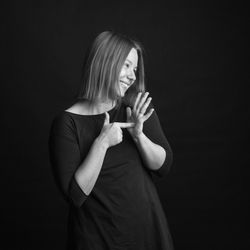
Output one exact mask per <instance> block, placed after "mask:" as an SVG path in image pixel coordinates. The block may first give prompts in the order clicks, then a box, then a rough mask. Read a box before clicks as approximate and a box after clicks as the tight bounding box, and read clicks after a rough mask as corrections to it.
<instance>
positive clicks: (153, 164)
mask: <svg viewBox="0 0 250 250" xmlns="http://www.w3.org/2000/svg"><path fill="white" fill-rule="evenodd" d="M137 63H138V55H137V51H136V50H135V49H131V51H130V53H129V54H128V57H127V58H126V60H125V62H124V65H123V67H122V69H121V72H120V77H119V80H120V82H119V83H120V94H121V96H124V94H125V93H126V91H127V90H128V88H129V87H130V86H131V85H132V84H133V83H134V81H135V80H136V75H135V71H136V68H137ZM124 83H125V85H124ZM148 95H149V93H148V92H146V93H141V92H140V93H138V95H137V98H136V101H135V104H134V106H133V108H132V109H131V108H130V107H127V109H126V112H127V122H126V123H120V122H114V123H110V119H109V114H108V113H107V112H105V111H107V109H106V108H107V107H109V106H110V107H112V106H113V102H112V101H111V100H110V103H105V105H102V104H101V103H99V104H98V105H96V106H94V107H92V111H93V112H100V113H103V112H105V120H104V123H103V127H102V130H101V132H100V135H99V136H98V137H97V138H96V139H95V141H94V143H93V144H92V146H91V148H90V150H89V153H88V154H87V156H86V157H85V159H84V160H83V162H82V163H81V165H80V166H79V167H78V169H77V170H76V172H75V179H76V181H77V183H78V185H79V186H80V188H81V189H82V191H83V192H84V193H85V194H87V195H89V194H90V192H91V190H92V189H93V187H94V185H95V183H96V180H97V178H98V176H99V173H100V170H101V168H102V164H103V161H104V157H105V155H106V152H107V150H108V148H109V147H113V146H115V145H117V144H119V143H121V142H122V135H123V132H122V129H128V131H129V133H130V135H131V136H132V138H133V140H134V142H135V144H136V146H137V148H138V150H139V152H140V154H141V156H142V159H143V161H144V163H145V166H146V167H148V168H149V169H151V170H157V169H159V168H160V167H161V166H162V164H163V162H164V161H165V158H166V152H165V149H164V148H162V147H161V146H160V145H157V144H155V143H154V142H152V141H151V140H150V139H149V138H148V137H147V136H146V135H145V134H144V133H143V124H144V122H145V121H146V120H147V119H149V117H150V116H151V115H152V113H153V111H154V110H153V109H150V110H149V111H148V112H147V113H146V110H147V108H148V106H149V104H150V102H151V100H152V98H151V97H148Z"/></svg>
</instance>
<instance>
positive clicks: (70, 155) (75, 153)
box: [49, 114, 87, 207]
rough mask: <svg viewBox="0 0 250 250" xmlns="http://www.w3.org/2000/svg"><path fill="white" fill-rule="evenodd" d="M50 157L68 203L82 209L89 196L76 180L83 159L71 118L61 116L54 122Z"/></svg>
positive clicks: (56, 179)
mask: <svg viewBox="0 0 250 250" xmlns="http://www.w3.org/2000/svg"><path fill="white" fill-rule="evenodd" d="M49 156H50V162H51V166H52V170H53V175H54V178H55V181H56V183H57V185H58V187H59V189H60V190H61V192H62V193H63V195H64V197H65V198H66V200H67V201H68V202H70V203H71V202H72V203H73V204H74V205H75V206H77V207H80V206H81V205H82V204H83V202H84V201H85V200H86V198H87V195H86V194H85V193H84V192H83V191H82V190H81V188H80V187H79V185H78V183H77V182H76V180H75V178H74V173H75V171H76V169H77V168H78V167H79V165H80V163H81V157H80V151H79V146H78V141H77V134H76V127H75V124H74V121H73V119H72V118H70V116H66V115H64V114H61V115H59V116H57V117H56V118H55V119H54V120H53V122H52V125H51V129H50V135H49Z"/></svg>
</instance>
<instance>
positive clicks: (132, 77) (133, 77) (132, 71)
mask: <svg viewBox="0 0 250 250" xmlns="http://www.w3.org/2000/svg"><path fill="white" fill-rule="evenodd" d="M128 79H129V80H130V81H135V79H136V76H135V72H134V70H133V69H131V70H130V71H129V73H128Z"/></svg>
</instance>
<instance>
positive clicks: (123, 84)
mask: <svg viewBox="0 0 250 250" xmlns="http://www.w3.org/2000/svg"><path fill="white" fill-rule="evenodd" d="M121 83H122V84H123V85H124V86H126V87H128V86H129V85H128V84H126V83H124V82H122V81H121Z"/></svg>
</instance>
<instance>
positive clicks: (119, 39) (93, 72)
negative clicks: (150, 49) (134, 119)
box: [77, 31, 145, 106]
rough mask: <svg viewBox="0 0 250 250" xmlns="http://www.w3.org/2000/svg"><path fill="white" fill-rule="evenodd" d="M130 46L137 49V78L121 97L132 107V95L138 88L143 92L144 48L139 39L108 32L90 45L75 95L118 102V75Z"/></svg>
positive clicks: (91, 100)
mask: <svg viewBox="0 0 250 250" xmlns="http://www.w3.org/2000/svg"><path fill="white" fill-rule="evenodd" d="M132 48H134V49H136V51H137V54H138V67H137V72H136V80H135V82H134V83H133V84H132V86H131V87H130V88H129V89H128V90H127V92H126V94H125V96H124V97H123V100H124V101H125V102H126V103H127V104H128V105H131V106H132V104H133V102H134V99H135V95H136V94H137V93H138V92H139V91H141V92H144V91H145V73H144V62H143V51H142V50H143V49H142V46H141V45H140V44H139V42H138V41H135V40H133V39H131V38H129V37H127V36H125V35H122V34H118V33H115V32H111V31H104V32H102V33H101V34H99V35H98V36H97V37H96V38H95V40H94V42H93V44H92V46H91V47H90V49H89V51H88V53H87V55H86V57H85V62H84V68H83V77H82V82H81V87H80V91H79V94H78V97H77V98H78V99H86V100H88V101H90V102H95V101H98V100H101V101H106V100H108V99H110V100H116V101H118V103H120V102H121V97H120V95H119V93H120V87H119V75H120V72H121V69H122V66H123V64H124V62H125V60H126V58H127V56H128V54H129V52H130V50H131V49H132Z"/></svg>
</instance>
